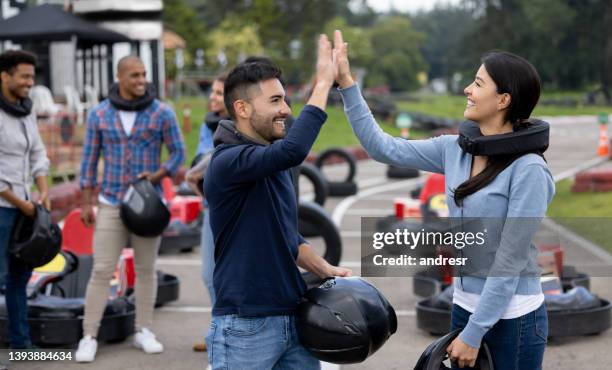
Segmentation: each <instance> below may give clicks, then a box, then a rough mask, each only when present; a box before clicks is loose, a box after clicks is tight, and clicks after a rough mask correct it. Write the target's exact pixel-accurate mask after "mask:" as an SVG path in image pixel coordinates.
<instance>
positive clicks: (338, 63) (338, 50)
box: [332, 30, 355, 89]
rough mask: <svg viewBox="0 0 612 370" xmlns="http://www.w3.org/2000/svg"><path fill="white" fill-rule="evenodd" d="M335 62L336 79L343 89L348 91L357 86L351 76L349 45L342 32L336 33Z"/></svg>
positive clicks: (337, 31) (333, 53)
mask: <svg viewBox="0 0 612 370" xmlns="http://www.w3.org/2000/svg"><path fill="white" fill-rule="evenodd" d="M332 55H333V61H334V78H335V79H336V82H337V83H338V85H340V88H341V89H346V88H347V87H351V86H353V85H354V84H355V82H354V81H353V76H352V75H351V68H350V66H349V60H348V44H347V43H346V42H344V40H343V39H342V32H340V30H336V31H335V32H334V50H333V52H332Z"/></svg>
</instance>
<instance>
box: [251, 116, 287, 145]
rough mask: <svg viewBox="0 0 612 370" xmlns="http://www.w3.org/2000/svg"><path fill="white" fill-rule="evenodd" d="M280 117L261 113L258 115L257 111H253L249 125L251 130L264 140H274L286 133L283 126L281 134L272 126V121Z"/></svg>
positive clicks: (273, 124)
mask: <svg viewBox="0 0 612 370" xmlns="http://www.w3.org/2000/svg"><path fill="white" fill-rule="evenodd" d="M281 117H282V116H273V117H269V116H268V117H266V116H263V115H259V114H257V111H254V112H253V115H252V116H251V118H250V120H249V123H250V124H251V127H253V130H254V131H255V132H256V133H257V134H258V135H259V136H261V137H262V138H263V139H264V140H266V141H268V142H270V143H271V142H273V141H275V140H278V139H282V138H284V137H285V135H286V128H283V132H282V134H278V133H276V130H275V129H274V126H275V123H274V121H275V120H276V119H277V118H281ZM282 118H283V119H286V117H282Z"/></svg>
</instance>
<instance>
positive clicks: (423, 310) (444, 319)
mask: <svg viewBox="0 0 612 370" xmlns="http://www.w3.org/2000/svg"><path fill="white" fill-rule="evenodd" d="M416 321H417V328H419V329H421V330H423V331H426V332H428V333H429V334H431V335H442V334H446V333H448V331H449V330H450V327H451V326H450V325H451V311H450V310H449V309H444V308H437V307H434V306H433V305H432V299H431V298H426V299H423V300H421V301H419V302H418V303H417V305H416Z"/></svg>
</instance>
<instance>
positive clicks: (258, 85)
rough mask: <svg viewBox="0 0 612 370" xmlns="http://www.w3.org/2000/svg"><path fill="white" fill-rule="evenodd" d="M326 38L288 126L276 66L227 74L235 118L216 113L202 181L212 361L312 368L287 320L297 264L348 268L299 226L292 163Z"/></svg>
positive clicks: (301, 143)
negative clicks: (315, 246)
mask: <svg viewBox="0 0 612 370" xmlns="http://www.w3.org/2000/svg"><path fill="white" fill-rule="evenodd" d="M331 53H332V52H331V45H330V43H329V41H328V40H327V37H325V36H324V35H322V36H321V37H320V39H319V51H318V57H317V72H316V79H317V83H316V85H315V88H314V89H313V93H312V96H311V97H310V100H309V101H308V104H307V105H306V106H305V107H304V109H303V110H302V112H301V113H300V115H299V117H298V118H297V119H296V121H295V123H294V125H293V127H292V128H291V130H290V131H289V132H288V133H286V130H285V119H286V118H287V117H288V116H289V115H290V114H291V109H290V108H289V106H288V105H287V104H286V103H285V100H284V96H285V91H284V88H283V86H282V84H281V71H280V69H278V67H276V66H275V65H274V64H273V63H271V62H269V61H255V62H247V63H242V64H240V65H238V66H237V67H236V68H234V69H233V70H232V71H231V72H230V74H229V75H228V77H227V80H226V81H225V92H224V93H225V97H224V100H225V105H226V107H227V108H228V112H229V113H230V116H231V117H232V118H233V120H234V121H233V122H232V121H221V122H220V124H219V128H218V129H217V131H216V133H215V138H214V142H215V146H216V151H215V153H214V155H213V157H212V159H211V162H210V165H209V167H208V172H207V174H206V176H205V180H204V189H205V192H206V196H207V199H208V202H209V209H210V220H211V227H212V231H213V235H214V238H215V271H214V276H213V282H214V289H215V292H216V295H217V299H216V302H215V305H214V307H213V312H212V315H213V318H212V322H211V326H210V330H209V332H208V336H207V337H206V342H207V346H208V358H209V362H210V364H211V366H212V368H213V369H220V368H223V369H225V368H230V369H272V368H278V369H281V368H282V369H318V368H319V362H318V361H317V360H316V359H315V358H314V357H313V356H312V355H310V354H309V353H308V352H307V351H306V349H305V348H304V347H303V346H301V345H300V343H299V340H298V337H297V333H296V329H295V321H294V316H293V315H294V313H295V310H296V308H297V305H298V303H299V301H300V298H301V297H302V295H303V293H304V292H305V289H306V286H305V283H304V280H303V279H302V277H301V275H300V271H299V269H298V266H299V267H302V268H304V269H306V270H308V271H311V272H313V273H315V274H317V275H318V276H320V277H328V276H349V275H350V274H351V271H350V270H348V269H344V268H340V267H335V266H332V265H330V264H329V263H327V262H326V261H325V260H324V259H323V258H321V257H320V256H318V255H317V254H316V253H315V252H314V251H313V250H312V248H311V246H310V245H308V244H306V241H305V240H304V238H303V237H302V236H301V235H300V234H299V233H298V229H297V225H298V218H297V201H296V196H295V191H294V188H293V185H292V182H291V175H290V171H289V169H290V168H291V167H293V166H296V165H299V164H300V163H302V161H303V160H304V159H305V158H306V156H307V154H308V152H309V151H310V148H311V147H312V144H313V143H314V141H315V139H316V137H317V135H318V133H319V131H320V129H321V126H322V125H323V123H324V122H325V120H326V118H327V114H326V113H325V112H324V109H325V106H326V102H327V96H328V93H329V89H330V88H331V86H332V84H333V81H334V70H333V66H332V55H331Z"/></svg>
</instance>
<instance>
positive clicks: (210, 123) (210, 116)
mask: <svg viewBox="0 0 612 370" xmlns="http://www.w3.org/2000/svg"><path fill="white" fill-rule="evenodd" d="M227 119H228V117H222V116H220V115H219V113H217V112H208V113H206V117H204V122H205V123H206V126H207V127H208V128H209V129H210V131H212V132H215V131H217V127H219V122H221V121H222V120H227Z"/></svg>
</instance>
